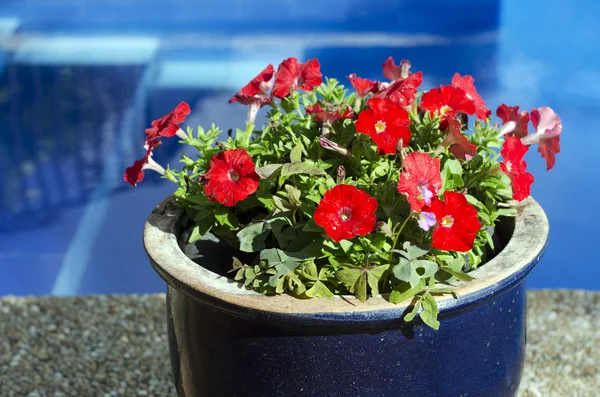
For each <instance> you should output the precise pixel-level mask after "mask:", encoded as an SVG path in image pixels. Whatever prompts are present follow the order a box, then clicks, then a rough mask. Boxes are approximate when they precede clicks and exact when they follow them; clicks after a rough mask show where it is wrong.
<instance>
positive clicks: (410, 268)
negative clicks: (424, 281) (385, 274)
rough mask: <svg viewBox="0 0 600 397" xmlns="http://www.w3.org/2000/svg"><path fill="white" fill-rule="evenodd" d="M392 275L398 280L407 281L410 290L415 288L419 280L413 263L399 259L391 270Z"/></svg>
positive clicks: (419, 277)
mask: <svg viewBox="0 0 600 397" xmlns="http://www.w3.org/2000/svg"><path fill="white" fill-rule="evenodd" d="M392 274H393V275H394V277H396V278H397V279H398V280H402V281H408V283H409V284H410V286H411V288H414V287H415V286H417V284H419V281H420V280H421V276H419V273H417V270H416V268H415V266H414V265H413V263H412V262H411V261H409V260H406V259H405V258H400V261H399V262H398V264H397V265H396V266H394V267H393V268H392Z"/></svg>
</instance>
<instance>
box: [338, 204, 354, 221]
mask: <svg viewBox="0 0 600 397" xmlns="http://www.w3.org/2000/svg"><path fill="white" fill-rule="evenodd" d="M339 215H340V219H341V220H342V221H347V220H348V219H350V216H351V215H352V210H351V209H350V208H348V207H344V208H342V210H341V211H340V214H339Z"/></svg>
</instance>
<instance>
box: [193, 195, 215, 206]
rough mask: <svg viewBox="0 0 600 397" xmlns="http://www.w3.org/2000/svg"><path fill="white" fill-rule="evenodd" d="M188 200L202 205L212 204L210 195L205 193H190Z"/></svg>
mask: <svg viewBox="0 0 600 397" xmlns="http://www.w3.org/2000/svg"><path fill="white" fill-rule="evenodd" d="M187 200H188V201H190V202H192V203H194V204H199V205H201V206H209V205H211V204H212V203H211V201H210V200H209V199H208V197H206V196H205V195H204V194H197V195H189V196H187Z"/></svg>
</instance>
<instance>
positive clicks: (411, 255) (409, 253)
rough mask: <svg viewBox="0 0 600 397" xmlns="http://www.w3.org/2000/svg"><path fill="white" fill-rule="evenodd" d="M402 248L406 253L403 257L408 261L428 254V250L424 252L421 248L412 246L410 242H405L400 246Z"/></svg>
mask: <svg viewBox="0 0 600 397" xmlns="http://www.w3.org/2000/svg"><path fill="white" fill-rule="evenodd" d="M402 248H404V250H405V251H406V254H405V255H404V256H405V257H406V259H408V260H412V259H417V258H418V257H420V256H423V255H425V254H426V253H428V252H429V250H425V249H423V248H419V247H417V246H416V245H412V244H411V243H410V241H405V242H404V244H403V245H402Z"/></svg>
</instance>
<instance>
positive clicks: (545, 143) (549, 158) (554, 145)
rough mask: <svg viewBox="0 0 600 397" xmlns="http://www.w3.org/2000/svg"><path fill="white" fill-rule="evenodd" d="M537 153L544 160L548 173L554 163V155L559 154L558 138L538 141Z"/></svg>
mask: <svg viewBox="0 0 600 397" xmlns="http://www.w3.org/2000/svg"><path fill="white" fill-rule="evenodd" d="M538 152H540V154H541V155H542V157H543V158H544V159H545V160H546V170H547V171H550V170H551V169H552V168H554V164H555V163H556V156H555V155H556V154H557V153H560V136H555V137H554V138H550V139H544V140H542V141H540V147H539V148H538Z"/></svg>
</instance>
